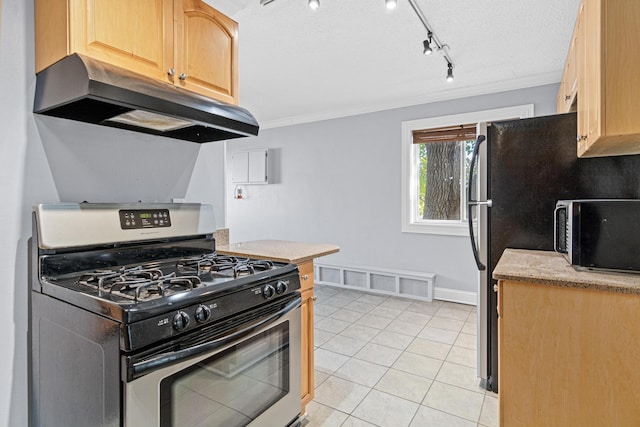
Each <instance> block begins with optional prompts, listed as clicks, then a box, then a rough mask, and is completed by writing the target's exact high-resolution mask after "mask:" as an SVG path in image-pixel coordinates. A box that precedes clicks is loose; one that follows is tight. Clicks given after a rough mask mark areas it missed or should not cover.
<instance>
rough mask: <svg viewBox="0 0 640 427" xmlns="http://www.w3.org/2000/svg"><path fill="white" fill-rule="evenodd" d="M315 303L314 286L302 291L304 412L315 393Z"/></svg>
mask: <svg viewBox="0 0 640 427" xmlns="http://www.w3.org/2000/svg"><path fill="white" fill-rule="evenodd" d="M313 303H314V296H313V288H311V289H309V290H306V291H304V292H302V413H304V412H305V411H304V408H305V406H306V405H307V403H309V402H311V401H312V400H313V395H314V393H313V388H314V373H315V371H314V361H313V351H314V345H313V339H314V338H313Z"/></svg>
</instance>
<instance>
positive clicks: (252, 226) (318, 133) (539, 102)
mask: <svg viewBox="0 0 640 427" xmlns="http://www.w3.org/2000/svg"><path fill="white" fill-rule="evenodd" d="M557 89H558V86H557V85H548V86H541V87H537V88H530V89H523V90H517V91H510V92H503V93H498V94H492V95H485V96H478V97H472V98H466V99H458V100H452V101H446V102H437V103H432V104H425V105H421V106H414V107H407V108H401V109H395V110H388V111H383V112H378V113H371V114H365V115H359V116H353V117H346V118H341V119H335V120H328V121H323V122H316V123H308V124H302V125H296V126H289V127H282V128H275V129H267V130H263V131H261V133H260V135H259V136H258V137H254V138H247V139H243V140H237V141H229V142H227V159H229V158H230V156H231V155H232V154H233V153H234V152H237V151H241V150H244V149H247V148H269V149H270V150H271V151H270V156H271V161H272V163H273V165H272V166H273V167H272V174H271V176H272V177H273V178H274V183H273V184H269V185H252V186H245V187H244V190H245V193H246V194H245V195H246V198H245V199H242V200H237V199H234V198H233V193H234V191H233V190H234V185H233V184H232V183H230V182H229V181H228V182H227V226H228V227H229V228H230V238H231V241H232V242H239V241H245V240H253V239H287V240H297V241H311V242H323V243H333V244H337V245H339V246H340V248H341V251H340V253H338V254H335V255H330V256H328V257H326V258H323V259H322V260H321V262H326V263H329V264H338V265H344V266H369V267H379V268H389V269H399V270H409V271H419V272H429V273H435V274H436V275H437V277H436V282H435V286H436V287H439V288H447V289H453V290H460V291H465V292H475V291H476V277H477V271H476V268H475V264H474V262H473V256H472V253H471V246H470V243H469V240H468V238H467V237H453V236H439V235H425V234H411V233H401V232H400V226H401V181H400V179H401V137H402V135H401V122H402V121H406V120H415V119H421V118H427V117H435V116H444V115H451V114H458V113H465V112H472V111H478V110H486V109H494V108H502V107H508V106H513V105H521V104H528V103H533V104H534V108H535V114H536V115H547V114H552V113H554V112H555V100H556V93H557Z"/></svg>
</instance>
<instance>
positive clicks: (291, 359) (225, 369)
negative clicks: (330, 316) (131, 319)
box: [124, 296, 301, 427]
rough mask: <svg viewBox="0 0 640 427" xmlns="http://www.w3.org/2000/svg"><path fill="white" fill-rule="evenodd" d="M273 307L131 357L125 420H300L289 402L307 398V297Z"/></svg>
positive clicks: (181, 425) (229, 426)
mask: <svg viewBox="0 0 640 427" xmlns="http://www.w3.org/2000/svg"><path fill="white" fill-rule="evenodd" d="M262 311H264V310H262ZM270 311H273V312H272V313H265V314H263V315H262V316H260V313H249V315H245V316H244V317H245V319H242V320H240V322H242V323H241V325H240V326H239V327H238V328H232V329H231V330H228V331H224V332H219V331H217V330H215V328H214V330H212V331H206V332H201V333H199V334H198V337H197V338H196V339H194V340H192V342H189V337H185V338H184V339H181V340H180V341H179V342H176V343H171V347H174V348H175V349H174V348H170V349H168V350H162V349H161V350H154V351H152V352H150V353H149V354H145V355H144V356H139V357H134V358H125V361H124V362H125V363H126V365H127V366H128V369H127V371H128V372H129V373H130V374H131V376H132V377H133V379H132V380H131V381H128V382H127V383H126V385H125V392H124V397H125V403H124V404H125V411H124V413H125V419H126V422H125V424H126V425H127V426H145V425H149V426H160V427H190V426H193V427H196V426H208V427H240V426H251V427H254V426H255V427H273V426H288V425H291V424H295V421H296V420H297V417H296V419H291V411H290V410H289V409H290V408H291V407H295V408H297V407H299V406H300V384H301V378H300V375H301V366H300V348H301V347H300V346H301V342H300V297H299V296H297V297H295V298H293V299H292V300H291V301H289V302H288V303H286V304H283V305H281V304H278V305H277V306H276V307H273V308H272V310H270ZM252 317H257V318H252Z"/></svg>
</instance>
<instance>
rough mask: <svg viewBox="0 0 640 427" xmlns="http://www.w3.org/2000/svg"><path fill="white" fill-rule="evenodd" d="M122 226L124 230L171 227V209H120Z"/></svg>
mask: <svg viewBox="0 0 640 427" xmlns="http://www.w3.org/2000/svg"><path fill="white" fill-rule="evenodd" d="M119 213H120V227H121V228H122V229H123V230H133V229H138V228H158V227H171V216H170V215H169V209H152V210H130V209H127V210H120V211H119Z"/></svg>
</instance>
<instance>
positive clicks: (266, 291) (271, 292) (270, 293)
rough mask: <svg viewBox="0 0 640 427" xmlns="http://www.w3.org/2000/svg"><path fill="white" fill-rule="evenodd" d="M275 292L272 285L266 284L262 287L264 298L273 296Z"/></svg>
mask: <svg viewBox="0 0 640 427" xmlns="http://www.w3.org/2000/svg"><path fill="white" fill-rule="evenodd" d="M275 293H276V288H274V287H273V285H266V286H265V287H264V288H262V296H264V297H265V298H266V299H269V298H271V297H273V296H274V295H275Z"/></svg>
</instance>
